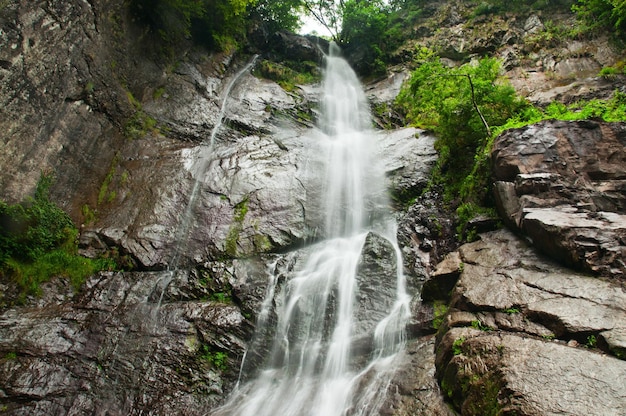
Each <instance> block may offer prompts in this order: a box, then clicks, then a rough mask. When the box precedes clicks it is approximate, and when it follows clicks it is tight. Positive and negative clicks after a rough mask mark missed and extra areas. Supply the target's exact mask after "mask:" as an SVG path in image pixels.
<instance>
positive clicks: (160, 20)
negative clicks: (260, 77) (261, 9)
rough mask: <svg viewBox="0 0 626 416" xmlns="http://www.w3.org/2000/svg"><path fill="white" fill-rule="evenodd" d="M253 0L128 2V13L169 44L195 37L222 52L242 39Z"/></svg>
mask: <svg viewBox="0 0 626 416" xmlns="http://www.w3.org/2000/svg"><path fill="white" fill-rule="evenodd" d="M254 3H256V0H131V3H130V5H131V10H132V11H133V12H134V14H135V15H136V16H137V17H138V18H140V19H142V20H143V21H145V22H146V23H147V24H148V25H149V26H150V27H151V28H152V29H153V30H154V31H156V32H158V33H159V34H160V35H161V37H162V38H163V40H164V41H166V42H168V43H169V44H171V45H175V44H177V43H178V42H181V41H182V40H183V39H185V38H190V37H192V36H193V37H194V38H195V39H196V40H198V41H200V42H203V43H206V44H208V45H209V46H211V47H213V48H216V49H225V48H226V47H227V46H228V45H231V44H233V43H236V42H237V41H238V40H240V39H242V38H243V37H244V36H245V29H246V27H247V20H246V19H247V16H248V15H247V11H248V8H249V7H251V6H252V5H254Z"/></svg>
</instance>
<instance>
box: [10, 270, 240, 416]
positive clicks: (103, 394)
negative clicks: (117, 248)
mask: <svg viewBox="0 0 626 416" xmlns="http://www.w3.org/2000/svg"><path fill="white" fill-rule="evenodd" d="M198 292H204V297H205V299H206V300H201V298H202V297H201V296H199V295H198ZM172 293H176V294H177V295H176V298H177V299H176V300H174V299H173V297H174V296H172ZM184 293H194V296H192V297H189V296H187V295H184ZM210 295H211V293H210V291H209V289H208V288H207V287H205V284H204V283H203V282H202V279H200V278H199V276H198V275H194V274H190V273H189V272H183V271H178V272H155V273H101V274H98V275H96V276H93V277H92V278H91V279H90V280H89V281H88V282H87V283H86V287H85V288H84V289H83V290H82V291H81V293H79V294H72V293H71V291H70V292H69V293H66V295H65V297H64V298H61V297H56V298H55V300H54V301H51V302H50V303H44V304H41V305H38V306H37V307H23V308H17V309H12V310H8V311H4V312H3V313H2V315H1V316H0V350H2V351H3V358H2V359H1V360H0V379H1V380H2V387H1V391H2V397H3V399H2V402H3V408H4V410H5V411H7V412H9V414H15V415H21V414H23V415H26V414H28V415H51V414H59V415H60V414H74V413H82V414H94V415H98V414H129V415H130V414H143V413H147V414H174V413H175V414H185V415H192V414H202V413H203V412H204V411H205V410H206V409H207V408H210V407H212V406H215V404H216V403H219V402H220V401H221V400H222V399H223V395H224V393H225V391H228V389H229V388H230V386H232V384H233V383H234V382H235V381H236V377H237V373H238V367H237V363H238V362H239V361H240V357H241V355H243V351H244V348H245V339H247V338H248V337H249V334H250V331H251V329H252V324H251V323H250V321H248V320H246V318H244V317H243V316H242V314H241V312H240V309H239V307H237V306H236V305H234V304H232V303H223V302H218V301H211V300H210V299H209V298H210ZM45 299H47V298H46V296H45V294H44V297H43V298H42V302H44V300H45ZM222 354H223V355H222ZM217 357H219V359H218V358H217Z"/></svg>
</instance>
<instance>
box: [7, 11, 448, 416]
mask: <svg viewBox="0 0 626 416" xmlns="http://www.w3.org/2000/svg"><path fill="white" fill-rule="evenodd" d="M5 3H6V4H3V5H2V6H0V24H1V27H0V46H1V47H0V88H1V89H0V104H2V105H0V115H1V116H0V131H2V132H4V133H2V134H0V139H1V140H0V166H2V167H3V169H2V171H1V172H0V198H2V199H5V200H8V201H11V202H15V201H18V200H21V199H23V198H24V197H25V196H27V195H29V194H30V193H31V191H32V189H33V188H34V186H35V184H36V182H37V180H38V178H39V175H40V172H41V171H46V172H51V173H54V175H55V177H56V181H55V182H54V184H53V187H52V190H51V191H52V192H51V199H52V200H53V201H55V202H57V203H59V204H60V205H61V206H62V207H63V208H64V209H65V210H66V211H68V212H69V213H70V214H71V216H72V218H73V219H74V220H75V222H76V223H78V224H80V225H81V227H80V228H81V236H80V238H81V239H80V248H81V250H82V253H83V254H85V255H88V256H97V255H98V254H102V253H104V252H107V251H109V252H111V251H115V252H118V253H119V254H120V255H123V256H127V257H128V258H129V259H131V261H130V263H132V264H133V265H134V266H135V270H136V271H134V272H118V273H100V274H98V275H95V276H92V277H91V278H90V279H89V280H88V281H87V283H86V285H85V287H84V288H82V289H81V290H80V291H79V292H78V293H74V292H73V291H72V289H71V288H69V285H68V284H66V282H65V280H63V279H62V278H58V279H53V280H52V281H50V282H49V283H48V284H46V285H45V287H44V288H43V294H42V296H41V297H38V298H30V299H27V300H26V302H25V304H24V305H17V306H11V307H6V306H3V308H2V309H1V310H0V407H1V408H2V410H4V411H6V412H7V413H8V414H15V415H26V414H28V415H65V414H96V415H98V414H129V415H138V414H153V415H157V414H180V415H201V414H207V412H210V410H211V409H213V408H215V407H216V406H218V405H219V404H220V403H221V402H222V400H223V399H224V398H225V396H226V395H227V393H228V392H229V391H230V390H231V389H232V387H233V385H234V382H235V381H236V380H237V377H238V371H239V368H240V366H241V361H242V357H243V354H244V351H245V350H247V349H249V350H250V351H251V352H250V354H249V359H248V360H246V366H247V367H248V368H247V370H248V369H249V370H250V374H253V373H254V369H255V368H256V367H258V365H259V364H261V363H262V361H263V358H264V351H263V349H262V348H263V342H262V341H263V338H267V337H268V336H271V334H270V333H264V332H261V333H258V334H257V336H256V338H257V339H253V336H252V334H253V327H254V323H256V322H258V321H257V320H258V319H261V318H262V319H266V320H267V321H269V322H272V320H275V312H274V311H273V307H272V308H269V310H268V312H267V316H263V317H260V316H259V314H260V313H261V310H263V307H264V301H265V297H266V294H267V292H268V290H270V289H271V288H272V287H274V286H273V285H275V288H277V289H279V288H280V285H282V284H283V283H284V282H285V281H286V280H288V279H290V278H291V277H292V276H293V274H294V270H297V267H298V266H299V264H300V263H299V262H301V260H302V259H304V258H306V256H307V254H308V252H307V250H309V249H308V248H302V247H305V246H307V245H310V244H311V243H314V242H316V241H317V240H318V239H319V238H323V237H324V235H323V232H324V231H323V227H320V224H321V223H322V222H321V221H322V219H321V218H319V215H320V214H319V212H320V211H321V210H320V209H319V207H318V204H319V202H318V201H319V196H320V195H319V194H320V192H322V191H321V188H320V184H319V181H318V177H319V174H320V168H321V161H320V160H319V157H320V154H321V153H322V152H319V151H317V149H318V145H319V140H318V139H319V134H320V133H319V132H318V131H316V130H315V129H313V128H312V127H311V126H312V125H313V122H314V121H315V120H314V117H315V114H316V113H315V107H316V106H317V99H318V98H317V96H318V93H319V91H318V87H317V86H316V85H309V86H303V87H302V88H300V89H296V91H294V92H290V93H287V92H286V91H284V90H283V89H282V88H280V87H279V86H278V85H277V84H276V83H274V82H272V81H269V80H266V79H260V78H257V77H256V76H253V75H252V72H253V71H252V70H253V67H254V64H255V57H254V56H240V55H228V54H207V53H206V52H204V51H201V50H196V49H193V48H190V49H188V50H185V51H181V56H183V55H184V58H181V60H180V62H178V63H177V64H176V65H174V64H171V65H170V64H168V63H167V62H164V60H163V57H162V56H160V55H158V51H157V50H155V49H157V48H154V45H153V44H151V43H150V37H151V34H149V33H148V34H146V33H143V32H141V28H138V27H137V26H135V25H134V24H133V21H132V18H131V16H129V15H128V11H127V9H126V7H125V2H123V1H107V2H102V1H98V0H95V1H90V2H85V3H84V4H83V3H80V2H79V3H80V4H79V3H76V2H63V1H32V2H23V1H22V2H18V1H10V2H5ZM140 32H141V33H140ZM273 42H274V45H277V44H281V45H285V49H287V50H288V53H289V54H291V55H292V58H293V57H295V56H300V57H301V58H302V59H315V58H316V57H319V50H318V49H317V46H316V45H314V44H313V42H312V41H311V40H310V39H309V40H306V39H303V38H299V37H293V36H287V35H284V34H282V35H277V37H276V38H275V39H274V41H273ZM68 45H71V47H68ZM281 47H282V46H281ZM50 51H55V53H50ZM57 52H58V53H57ZM274 52H276V51H274ZM282 52H285V51H282ZM153 53H154V54H153ZM299 54H300V55H299ZM398 86H399V83H398V82H397V81H394V82H391V83H390V84H389V85H388V86H386V85H379V86H377V87H376V88H375V91H376V92H375V94H376V95H377V96H378V97H379V98H378V99H377V100H378V101H377V102H379V103H381V102H388V101H389V100H391V99H393V97H394V96H395V94H396V93H397V88H398ZM386 88H390V91H386ZM376 135H377V144H378V146H379V152H380V157H379V160H380V161H381V163H385V164H386V169H387V170H386V173H387V179H388V184H389V186H390V187H392V188H393V189H394V193H395V194H397V195H401V196H402V198H406V197H407V195H409V194H410V193H415V192H419V191H420V190H421V189H422V188H423V186H424V185H425V184H426V182H427V178H428V175H429V172H430V169H431V168H432V165H433V163H434V161H435V157H436V153H435V151H434V149H433V142H434V138H433V137H432V136H429V135H428V134H426V133H425V132H423V131H418V130H416V129H412V128H410V129H399V130H396V131H388V132H376ZM371 240H372V241H371V243H372V244H370V245H369V246H368V247H369V248H371V250H370V249H368V250H366V253H365V254H364V259H363V261H362V276H363V280H364V281H363V284H364V285H365V284H369V283H366V282H365V280H369V279H373V282H374V283H379V282H383V281H385V280H384V279H386V278H387V277H388V276H386V274H387V273H392V274H394V275H395V270H392V271H390V270H387V269H386V268H385V263H384V262H382V261H381V260H380V259H379V258H378V257H377V256H378V255H379V254H381V255H382V254H384V255H386V256H395V252H393V248H391V249H390V246H389V244H388V243H387V244H385V243H384V242H381V241H378V243H379V244H378V243H376V241H374V240H376V238H375V237H372V238H371ZM374 246H375V247H374ZM381 275H385V277H384V278H382V277H380V276H381ZM377 276H378V277H377ZM392 281H395V277H394V279H392ZM0 283H2V286H0V287H1V288H2V290H4V287H5V284H8V282H4V281H2V282H0ZM9 283H10V282H9ZM374 286H375V285H374ZM374 286H373V287H372V288H371V290H370V292H371V293H373V294H378V292H377V291H376V290H375V287H374ZM366 301H367V299H366V300H364V302H363V308H362V310H361V313H362V314H363V315H367V314H370V313H373V312H372V311H370V310H369V309H368V308H367V305H366ZM384 301H385V300H384V299H383V302H384ZM387 302H389V300H387ZM266 303H267V302H266ZM269 304H270V306H272V302H271V298H270V301H269ZM374 318H375V317H374ZM257 346H258V347H259V348H256V347H257ZM420 351H421V352H422V353H423V354H426V355H427V356H428V357H429V358H428V360H427V361H426V363H427V364H423V363H422V364H420V365H423V366H427V367H428V372H427V373H426V375H425V376H424V377H425V378H426V379H427V380H429V381H423V379H421V378H420V379H419V380H417V381H416V383H425V385H427V387H426V388H424V386H421V387H415V388H413V389H411V388H410V387H406V385H407V383H406V382H405V383H404V384H403V386H404V387H403V388H402V389H401V391H399V392H396V393H397V394H396V396H394V397H396V398H399V399H401V401H402V403H403V406H405V407H407V406H408V407H407V408H410V406H411V404H410V401H411V400H412V392H413V391H418V390H419V391H420V392H421V394H422V395H423V396H424V397H422V399H421V400H422V402H424V403H426V404H423V406H426V408H428V407H429V406H434V407H437V406H438V407H442V408H443V407H444V405H443V403H442V401H441V397H440V396H439V393H438V387H437V386H436V383H435V382H434V379H433V378H432V374H433V373H434V366H433V364H432V363H433V361H434V358H433V356H432V352H431V351H428V350H427V349H426V348H421V349H420ZM412 357H414V356H410V357H409V356H407V357H406V359H407V362H411V359H412ZM401 381H402V380H399V381H398V384H400V383H401ZM426 396H428V397H426ZM391 408H392V407H390V409H391Z"/></svg>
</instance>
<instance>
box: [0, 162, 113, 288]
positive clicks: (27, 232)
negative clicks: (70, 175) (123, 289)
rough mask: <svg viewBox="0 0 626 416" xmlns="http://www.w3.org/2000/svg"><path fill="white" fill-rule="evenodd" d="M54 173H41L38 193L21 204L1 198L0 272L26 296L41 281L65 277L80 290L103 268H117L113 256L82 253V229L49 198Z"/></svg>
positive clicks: (0, 275) (37, 286)
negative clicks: (88, 256) (89, 278)
mask: <svg viewBox="0 0 626 416" xmlns="http://www.w3.org/2000/svg"><path fill="white" fill-rule="evenodd" d="M51 184H52V176H51V175H45V174H42V175H41V177H40V180H39V183H38V184H37V188H36V191H35V195H34V197H29V198H27V199H26V200H24V201H23V202H22V203H20V204H15V205H9V204H7V203H5V202H3V201H0V224H1V225H2V227H1V228H0V277H2V278H6V279H10V280H12V281H13V282H14V283H16V284H17V286H18V287H19V289H20V292H21V297H22V300H23V298H24V297H25V296H27V295H37V294H39V293H40V285H41V284H42V283H44V282H46V281H48V280H49V279H50V278H51V277H53V276H63V277H66V278H68V279H69V280H70V283H71V284H72V287H74V289H78V288H79V287H80V286H81V285H82V284H83V282H84V281H85V279H86V278H87V277H88V276H89V275H91V274H93V273H95V272H97V271H100V270H106V269H114V268H115V267H116V265H115V263H114V262H113V261H112V260H110V259H97V260H93V259H88V258H84V257H81V256H79V255H78V245H77V236H78V230H77V229H76V227H75V226H74V224H73V223H72V220H71V219H70V217H69V216H68V215H67V214H66V213H65V212H64V211H63V210H62V209H60V208H59V207H57V206H56V205H55V204H53V203H52V202H51V201H50V200H49V198H48V195H49V189H50V186H51Z"/></svg>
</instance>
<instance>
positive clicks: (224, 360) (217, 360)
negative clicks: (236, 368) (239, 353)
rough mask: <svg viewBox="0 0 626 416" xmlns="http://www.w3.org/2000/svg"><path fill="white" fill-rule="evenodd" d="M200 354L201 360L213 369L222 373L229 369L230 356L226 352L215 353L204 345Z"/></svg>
mask: <svg viewBox="0 0 626 416" xmlns="http://www.w3.org/2000/svg"><path fill="white" fill-rule="evenodd" d="M200 352H201V355H200V358H201V359H202V360H204V361H206V362H208V363H209V364H210V365H211V366H212V367H214V368H216V369H218V370H219V371H222V372H223V371H226V370H227V369H228V354H226V353H225V352H222V351H215V350H213V348H211V347H210V346H208V345H203V346H202V349H201V351H200Z"/></svg>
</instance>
